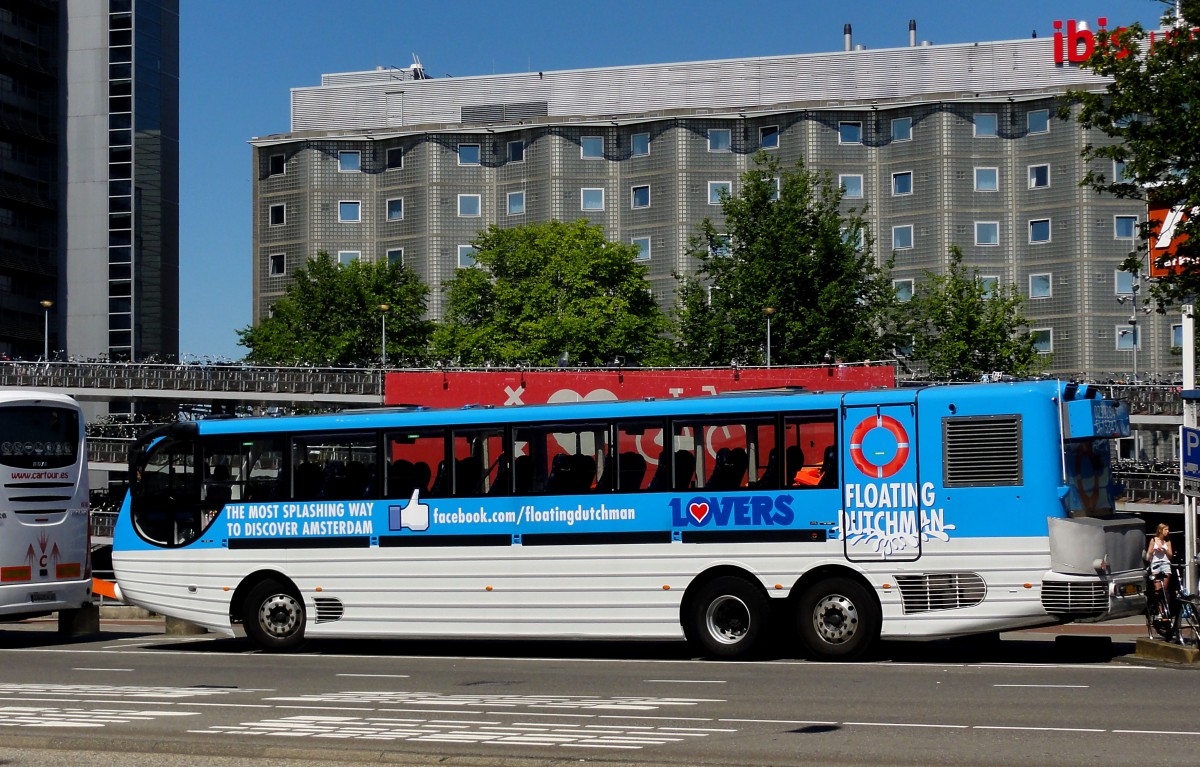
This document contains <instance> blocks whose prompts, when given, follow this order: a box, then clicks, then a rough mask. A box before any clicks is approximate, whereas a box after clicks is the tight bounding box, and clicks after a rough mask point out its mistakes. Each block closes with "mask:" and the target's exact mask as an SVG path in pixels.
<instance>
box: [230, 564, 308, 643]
mask: <svg viewBox="0 0 1200 767" xmlns="http://www.w3.org/2000/svg"><path fill="white" fill-rule="evenodd" d="M304 621H305V616H304V601H303V600H302V599H301V598H300V595H299V594H297V593H296V591H295V589H293V588H291V587H289V586H286V585H284V584H282V583H280V582H279V581H275V580H266V581H263V582H262V583H259V584H258V585H257V586H255V587H254V588H252V589H250V593H249V594H247V595H246V608H245V613H244V615H243V616H242V626H243V628H245V629H246V636H248V637H250V639H251V640H253V641H254V643H255V644H257V645H258V646H259V647H261V648H263V649H264V650H275V651H287V650H294V649H296V648H297V647H299V646H300V643H301V642H303V641H304Z"/></svg>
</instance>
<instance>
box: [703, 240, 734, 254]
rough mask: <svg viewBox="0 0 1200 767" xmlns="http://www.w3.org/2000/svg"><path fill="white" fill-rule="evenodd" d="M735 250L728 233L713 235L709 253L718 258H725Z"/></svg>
mask: <svg viewBox="0 0 1200 767" xmlns="http://www.w3.org/2000/svg"><path fill="white" fill-rule="evenodd" d="M732 252H733V243H732V242H731V240H730V237H729V235H728V234H716V235H713V238H712V242H710V243H709V245H708V255H710V256H715V257H717V258H724V257H725V256H728V255H729V254H730V253H732Z"/></svg>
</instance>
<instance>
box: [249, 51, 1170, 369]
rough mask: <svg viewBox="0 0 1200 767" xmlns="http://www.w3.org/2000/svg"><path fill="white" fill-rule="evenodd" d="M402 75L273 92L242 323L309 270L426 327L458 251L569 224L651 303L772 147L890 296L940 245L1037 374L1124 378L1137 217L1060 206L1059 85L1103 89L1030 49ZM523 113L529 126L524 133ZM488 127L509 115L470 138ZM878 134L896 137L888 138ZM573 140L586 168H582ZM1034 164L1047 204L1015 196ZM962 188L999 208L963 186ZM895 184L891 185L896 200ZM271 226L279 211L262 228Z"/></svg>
mask: <svg viewBox="0 0 1200 767" xmlns="http://www.w3.org/2000/svg"><path fill="white" fill-rule="evenodd" d="M411 74H412V73H411V72H410V71H408V70H399V71H397V70H383V71H375V72H357V73H346V74H341V75H326V76H324V77H323V78H322V80H323V83H324V84H323V85H322V86H319V87H315V88H297V89H294V90H293V91H292V121H293V130H294V131H295V132H294V133H292V134H286V135H279V136H268V137H262V138H259V139H255V140H253V141H252V142H251V143H252V144H253V145H254V147H255V174H254V178H255V182H254V205H255V215H254V248H255V252H254V259H255V270H254V301H255V304H254V318H255V321H256V322H257V321H258V320H259V319H260V318H261V317H263V316H265V314H266V313H267V312H268V311H269V308H270V305H271V303H272V302H273V301H274V300H276V299H277V297H278V296H280V295H282V293H283V292H284V291H285V290H286V288H287V285H288V284H289V282H290V280H291V274H292V273H293V272H294V271H295V269H296V268H298V267H300V266H302V265H303V264H304V262H305V260H306V259H307V258H309V257H311V256H312V255H313V254H315V253H316V252H317V251H319V250H325V251H328V252H330V253H334V254H337V253H344V254H353V253H357V254H359V257H361V258H364V259H368V260H372V261H374V260H380V259H383V258H389V257H392V258H403V260H404V262H405V263H406V264H407V265H408V266H409V267H411V268H413V269H414V270H415V271H416V272H417V273H418V274H419V275H420V276H421V277H422V279H423V280H425V281H426V282H427V284H429V285H430V286H431V287H433V288H434V290H433V292H432V294H431V301H430V313H431V315H432V316H434V317H438V316H440V314H441V305H442V304H441V302H442V298H441V295H440V292H439V290H438V288H439V287H440V286H441V284H442V282H443V281H445V280H447V279H449V278H451V277H452V276H453V273H454V269H455V267H456V266H457V264H458V258H459V251H460V248H461V247H463V246H465V245H467V244H468V243H470V242H471V240H472V239H473V238H474V236H475V234H476V232H478V231H479V230H480V229H483V228H485V227H487V226H488V225H491V224H496V225H499V226H514V225H518V224H522V223H529V222H535V221H545V220H549V219H561V220H574V219H578V218H585V219H587V220H589V221H593V222H595V223H597V224H600V225H602V226H603V227H604V228H605V232H606V234H607V236H608V237H609V238H610V239H613V240H618V241H622V242H638V243H639V244H643V245H646V246H648V255H649V259H648V261H647V264H648V266H649V270H650V276H649V281H650V283H651V287H652V288H653V290H654V293H655V295H656V297H657V298H658V299H659V301H660V302H661V303H662V304H663V305H664V306H670V305H671V304H672V303H673V300H674V296H675V287H676V283H675V279H674V277H673V276H672V275H673V273H674V272H685V271H689V270H690V269H691V268H692V267H693V266H694V265H693V264H692V262H691V260H690V257H689V256H688V255H687V247H688V239H689V237H691V236H692V235H693V234H694V233H695V231H696V225H697V223H698V222H699V221H700V220H701V219H703V218H704V217H706V216H707V217H711V218H713V219H714V220H715V221H718V222H719V221H720V218H721V210H720V206H719V205H713V204H712V203H711V201H710V187H711V185H713V184H718V185H720V184H723V183H725V182H728V183H729V184H730V185H731V188H732V189H733V191H734V192H736V191H737V190H738V188H739V183H740V176H741V174H742V173H743V172H744V171H745V170H746V169H747V168H749V167H750V166H751V165H752V160H751V157H752V155H753V154H754V153H755V152H757V151H758V150H759V149H760V148H762V140H763V136H764V135H772V136H777V144H776V145H775V146H773V147H771V148H769V149H768V151H769V152H770V153H771V154H774V155H775V156H777V157H778V159H779V160H780V162H781V163H782V165H783V166H784V167H791V166H793V165H794V164H795V163H796V162H797V161H803V162H804V163H805V164H806V165H808V166H810V167H815V168H818V169H827V170H829V171H831V172H832V173H833V174H834V175H835V177H844V179H845V182H846V183H849V184H857V185H859V186H861V197H855V198H852V199H847V200H846V201H845V207H846V209H847V210H849V209H850V208H854V207H862V206H863V205H864V204H866V205H867V206H868V211H869V212H868V222H869V225H870V228H871V233H872V236H873V238H874V240H875V246H874V247H875V252H876V255H877V257H878V258H879V259H880V260H881V261H882V260H884V259H886V258H887V257H889V256H894V258H895V266H894V270H893V277H894V279H896V280H897V281H901V282H903V281H907V280H919V279H921V278H922V277H923V275H924V273H925V272H926V271H930V270H932V271H940V270H941V269H943V268H944V265H945V263H946V254H947V250H948V248H949V247H950V246H951V245H958V246H960V247H962V249H963V251H964V253H965V254H966V260H967V262H968V263H969V264H971V265H974V266H977V267H978V268H979V269H980V270H981V273H982V274H984V275H986V276H989V277H995V278H996V279H997V280H998V281H999V282H1001V283H1006V284H1007V283H1013V284H1016V285H1017V287H1018V288H1019V289H1020V291H1021V293H1022V294H1023V295H1025V296H1027V297H1028V298H1029V300H1028V303H1027V305H1026V313H1027V315H1028V316H1029V317H1030V318H1031V320H1032V324H1033V326H1034V327H1035V328H1038V329H1040V330H1043V331H1045V332H1046V337H1047V340H1048V341H1049V342H1050V344H1051V345H1052V347H1051V348H1052V351H1053V358H1052V360H1053V364H1052V370H1053V371H1055V372H1058V373H1071V374H1076V373H1078V374H1082V375H1086V376H1089V377H1106V376H1107V375H1110V374H1112V373H1114V372H1118V371H1127V370H1129V368H1130V365H1131V362H1132V360H1131V356H1132V355H1131V354H1130V352H1129V351H1128V350H1127V349H1121V348H1120V346H1121V340H1122V336H1121V335H1120V331H1121V329H1122V327H1125V324H1124V323H1125V321H1126V320H1127V319H1128V316H1129V315H1128V309H1127V308H1124V307H1122V306H1121V305H1119V304H1118V303H1117V301H1116V291H1117V276H1116V272H1117V268H1118V266H1119V265H1120V263H1121V261H1122V260H1123V259H1124V258H1125V256H1126V254H1127V253H1128V252H1129V249H1130V242H1129V241H1128V240H1123V239H1119V238H1118V237H1117V236H1116V228H1115V222H1116V220H1117V217H1128V216H1136V217H1138V218H1139V219H1140V218H1143V217H1144V215H1145V210H1144V207H1143V206H1141V205H1139V204H1138V203H1136V202H1130V201H1122V200H1116V199H1112V198H1104V197H1098V196H1096V195H1094V194H1092V193H1090V192H1087V191H1085V190H1082V189H1081V188H1080V187H1079V186H1078V184H1077V182H1078V180H1079V179H1080V178H1081V177H1082V176H1083V174H1084V173H1085V172H1086V170H1087V169H1088V168H1087V167H1085V165H1084V163H1083V161H1082V160H1081V159H1080V157H1079V150H1080V148H1081V146H1082V145H1083V142H1084V135H1083V133H1082V131H1081V130H1080V129H1079V127H1078V125H1077V124H1076V123H1074V122H1071V121H1066V122H1063V121H1059V120H1057V119H1054V118H1053V117H1052V115H1053V114H1054V110H1055V108H1056V107H1057V105H1058V101H1057V97H1058V96H1060V95H1061V94H1062V93H1063V92H1065V91H1066V90H1067V89H1068V88H1071V87H1095V86H1097V85H1099V84H1100V81H1099V80H1097V79H1096V78H1094V77H1092V76H1090V75H1088V74H1087V73H1084V72H1081V71H1080V70H1078V69H1077V68H1075V67H1073V66H1061V65H1060V66H1056V65H1055V64H1054V61H1053V48H1052V41H1051V40H1050V39H1031V40H1020V41H1013V42H1000V43H981V44H977V45H954V46H935V47H913V48H900V49H891V50H879V51H851V52H841V53H831V54H821V55H806V56H783V57H771V58H757V59H745V60H734V61H707V62H694V63H683V64H663V65H650V66H636V67H615V68H609V69H590V70H576V71H566V72H543V73H538V72H534V73H524V74H514V75H495V76H487V77H465V78H452V79H441V80H414V79H411ZM539 102H540V103H539ZM543 103H544V104H545V112H546V113H547V114H546V116H538V115H537V114H536V112H540V111H542V106H541V104H543ZM530 105H537V109H532V108H531V107H530ZM464 113H465V115H466V119H464ZM487 115H504V117H505V118H506V119H505V121H500V122H495V123H490V124H480V123H479V122H478V120H479V119H480V118H481V117H484V116H487ZM1043 118H1045V119H1046V125H1045V129H1044V130H1043V129H1042V128H1041V125H1040V121H1041V119H1043ZM989 119H990V120H993V121H994V123H995V135H992V136H983V137H981V136H977V135H976V133H977V131H976V128H975V126H976V122H977V121H981V120H989ZM894 121H898V122H899V124H900V125H905V124H907V125H910V126H911V133H910V135H909V136H907V137H904V136H900V137H897V135H896V134H894V133H893V122H894ZM844 122H852V123H858V124H859V126H860V128H861V132H862V141H861V143H855V144H847V143H844V142H843V141H842V140H840V138H839V124H840V123H844ZM1031 125H1032V126H1034V128H1033V129H1032V130H1031V127H1030V126H1031ZM710 129H719V130H729V132H730V135H729V139H730V146H729V148H728V149H727V150H725V149H722V150H721V151H711V150H712V147H711V146H710V144H709V130H710ZM590 138H597V139H599V140H600V146H601V147H602V153H601V156H599V157H587V156H585V154H586V153H585V152H584V151H583V146H584V144H587V143H588V139H590ZM1089 139H1091V140H1094V139H1095V137H1089ZM514 142H519V147H518V149H519V151H516V150H514V147H513V144H514ZM464 144H469V145H471V146H473V147H474V146H477V147H478V162H477V163H471V164H467V165H464V164H462V163H460V158H459V148H460V145H464ZM635 147H637V148H635ZM345 151H356V152H358V153H359V155H360V158H361V167H360V168H359V169H358V170H356V171H353V172H346V171H345V170H344V169H343V170H339V166H338V153H339V152H345ZM1033 167H1036V168H1038V170H1037V173H1038V174H1044V176H1045V178H1046V183H1045V184H1044V185H1041V184H1039V185H1031V184H1030V182H1029V178H1030V176H1031V174H1033V173H1034V171H1033V170H1031V168H1033ZM1097 169H1098V170H1101V171H1103V172H1105V173H1106V174H1107V173H1111V170H1112V169H1111V168H1097ZM981 172H982V173H983V174H984V176H994V178H995V189H989V188H986V184H985V185H984V187H985V188H981V187H980V185H979V182H978V179H979V176H980V173H981ZM897 177H901V179H902V181H906V182H907V183H908V184H910V185H911V189H910V190H909V191H903V190H900V191H899V192H898V191H897V188H896V187H895V186H894V184H897V183H900V182H898V181H897V180H896V179H897ZM635 189H638V190H640V191H639V193H641V192H642V191H644V192H647V193H648V194H649V205H648V206H641V205H636V206H635V205H634V203H633V196H634V194H635ZM585 190H587V191H586V192H585ZM464 197H466V198H468V199H467V201H466V202H467V204H468V207H467V208H464V207H463V205H464V201H463V198H464ZM476 198H477V199H478V203H479V205H478V213H477V214H476V213H475V212H473V210H472V209H471V207H472V204H473V203H474V201H475V199H476ZM514 198H515V200H514ZM585 198H586V199H587V201H586V202H585ZM345 201H351V202H356V203H358V205H357V206H356V207H357V208H358V210H359V212H360V217H359V218H358V220H356V221H339V217H338V210H339V206H340V203H342V202H345ZM514 201H515V202H516V203H519V204H516V205H514ZM597 201H599V205H598V207H597V206H596V203H597ZM280 206H282V211H283V212H284V213H285V215H283V216H282V219H276V223H275V224H272V223H271V221H272V219H271V214H272V208H275V209H276V213H277V214H278V213H279V212H280ZM389 208H392V209H393V215H392V216H389V215H388V212H387V211H388V209H389ZM396 210H402V211H403V212H402V216H399V217H397V216H396V215H394V214H395V211H396ZM1043 221H1044V222H1046V223H1045V230H1046V231H1048V233H1049V234H1048V239H1046V241H1038V240H1041V239H1043V237H1042V231H1041V229H1042V225H1041V224H1040V223H1036V224H1035V223H1034V222H1043ZM981 227H982V229H981ZM1034 227H1037V228H1038V232H1037V234H1036V236H1031V229H1033V228H1034ZM981 231H982V232H983V235H982V239H981V235H980V234H979V233H980V232H981ZM993 233H994V234H993ZM905 236H910V237H911V240H912V241H911V244H906V243H905V242H904V237H905ZM893 237H897V238H898V239H896V240H893ZM893 245H895V246H896V249H895V250H893ZM347 257H349V255H347ZM1047 286H1048V287H1047ZM1171 325H1172V321H1171V320H1170V319H1169V318H1164V317H1160V316H1151V317H1146V318H1144V319H1143V320H1142V325H1141V329H1142V344H1141V348H1140V351H1139V357H1138V361H1139V366H1140V369H1141V371H1142V373H1143V375H1145V374H1146V373H1147V372H1148V371H1160V372H1163V373H1165V372H1167V371H1169V370H1171V369H1172V367H1173V368H1174V369H1178V362H1177V361H1176V359H1177V358H1176V357H1174V356H1173V355H1172V354H1171V341H1172V328H1171Z"/></svg>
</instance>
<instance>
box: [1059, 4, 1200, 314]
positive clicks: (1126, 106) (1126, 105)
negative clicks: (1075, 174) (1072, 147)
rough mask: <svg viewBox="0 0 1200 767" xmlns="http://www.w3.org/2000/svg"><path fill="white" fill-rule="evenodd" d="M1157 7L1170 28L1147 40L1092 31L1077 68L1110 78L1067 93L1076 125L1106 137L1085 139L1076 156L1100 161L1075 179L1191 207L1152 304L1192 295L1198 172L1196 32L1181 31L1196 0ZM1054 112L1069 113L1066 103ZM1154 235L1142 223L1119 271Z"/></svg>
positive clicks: (1193, 20)
mask: <svg viewBox="0 0 1200 767" xmlns="http://www.w3.org/2000/svg"><path fill="white" fill-rule="evenodd" d="M1163 5H1165V6H1166V15H1165V16H1164V19H1163V21H1164V26H1166V27H1168V28H1170V29H1171V31H1170V32H1169V33H1168V34H1167V35H1164V34H1163V33H1162V32H1161V31H1159V32H1156V33H1154V41H1153V43H1152V42H1151V36H1150V35H1148V34H1147V33H1146V32H1145V30H1143V29H1142V28H1141V27H1140V26H1139V25H1133V26H1131V27H1129V28H1128V29H1123V30H1122V29H1117V30H1112V31H1107V32H1098V33H1097V34H1096V48H1095V52H1094V53H1093V55H1092V56H1091V58H1090V59H1088V61H1087V63H1086V64H1085V66H1087V67H1088V68H1090V69H1091V70H1093V71H1094V72H1096V73H1097V74H1099V75H1103V76H1105V77H1108V78H1111V80H1112V82H1111V83H1110V84H1109V85H1108V86H1107V87H1106V88H1105V89H1104V90H1103V91H1102V92H1073V93H1071V94H1070V99H1069V100H1070V101H1071V102H1076V103H1078V104H1079V112H1078V115H1077V116H1076V119H1077V120H1078V121H1079V122H1080V123H1081V124H1082V125H1084V126H1085V127H1087V128H1091V129H1095V130H1096V131H1099V132H1100V133H1101V134H1103V135H1104V136H1106V137H1107V138H1108V139H1110V140H1109V141H1105V142H1104V143H1090V142H1089V143H1088V144H1086V145H1085V147H1084V149H1083V156H1084V158H1085V159H1087V160H1094V161H1095V160H1098V161H1101V162H1093V163H1092V164H1091V170H1089V171H1088V173H1087V174H1086V176H1085V177H1084V179H1083V181H1082V183H1083V185H1085V186H1089V187H1091V188H1093V189H1095V190H1097V191H1103V192H1109V193H1111V194H1114V195H1116V196H1118V197H1124V198H1134V199H1142V198H1147V197H1149V198H1150V199H1153V200H1155V201H1157V202H1159V203H1161V204H1164V205H1166V206H1167V207H1169V208H1175V207H1179V208H1183V209H1184V210H1188V211H1192V214H1191V217H1190V219H1189V220H1188V221H1187V222H1185V223H1184V224H1182V225H1181V226H1180V227H1179V228H1178V230H1177V233H1178V234H1187V235H1188V236H1189V238H1190V239H1188V241H1187V242H1186V243H1184V244H1183V245H1182V246H1181V247H1180V248H1179V251H1178V255H1179V256H1180V257H1181V258H1182V260H1183V261H1184V263H1185V267H1184V268H1183V269H1182V271H1181V272H1180V273H1179V274H1177V275H1173V276H1170V277H1166V278H1163V279H1161V280H1159V281H1158V283H1157V284H1156V285H1155V286H1154V288H1153V290H1152V293H1153V295H1154V296H1155V297H1157V298H1158V299H1159V301H1160V309H1161V308H1162V307H1163V305H1164V304H1172V303H1175V302H1178V301H1181V300H1183V299H1185V298H1187V297H1189V296H1194V295H1196V294H1198V293H1200V213H1197V212H1196V211H1197V208H1198V207H1200V174H1198V173H1195V172H1194V169H1195V168H1196V167H1197V165H1198V163H1200V140H1197V137H1198V136H1200V109H1197V108H1196V106H1197V105H1200V34H1198V33H1195V32H1189V30H1192V29H1193V28H1194V27H1196V26H1197V24H1200V0H1183V2H1182V3H1181V16H1182V18H1181V19H1175V18H1174V8H1173V5H1174V4H1173V3H1163ZM1177 24H1178V26H1177ZM1059 116H1060V117H1064V118H1069V117H1070V116H1071V107H1070V105H1069V104H1068V105H1067V106H1064V107H1063V108H1062V109H1061V110H1060V113H1059ZM1113 161H1116V162H1119V163H1124V169H1125V170H1124V176H1123V177H1122V178H1117V177H1115V175H1114V173H1113V171H1112V168H1113ZM1154 235H1155V233H1153V232H1152V231H1151V226H1150V225H1149V224H1148V223H1144V224H1143V225H1142V227H1141V243H1140V245H1139V252H1138V253H1137V254H1132V255H1131V256H1130V258H1129V259H1128V260H1127V261H1126V264H1125V267H1124V268H1125V269H1126V270H1127V271H1134V272H1136V271H1141V268H1140V267H1141V264H1142V263H1144V259H1145V253H1146V251H1147V246H1148V243H1149V239H1150V238H1151V237H1153V236H1154Z"/></svg>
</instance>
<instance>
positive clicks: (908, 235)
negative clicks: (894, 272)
mask: <svg viewBox="0 0 1200 767" xmlns="http://www.w3.org/2000/svg"><path fill="white" fill-rule="evenodd" d="M912 247H913V227H912V224H907V225H905V226H893V227H892V250H911V249H912Z"/></svg>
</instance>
